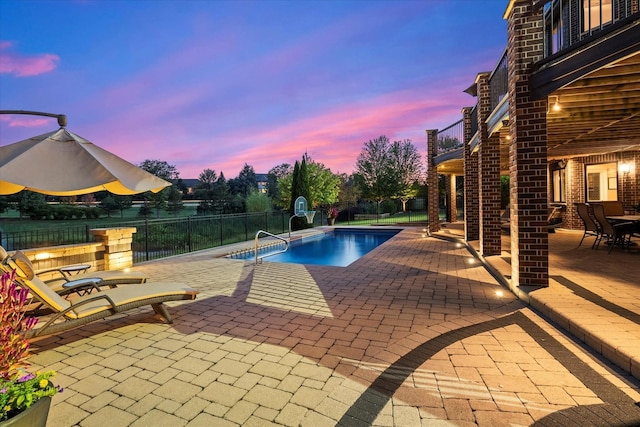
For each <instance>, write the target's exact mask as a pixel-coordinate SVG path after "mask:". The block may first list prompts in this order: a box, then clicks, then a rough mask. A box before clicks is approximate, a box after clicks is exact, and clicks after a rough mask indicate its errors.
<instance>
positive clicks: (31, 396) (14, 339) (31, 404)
mask: <svg viewBox="0 0 640 427" xmlns="http://www.w3.org/2000/svg"><path fill="white" fill-rule="evenodd" d="M14 277H15V271H14V272H12V273H3V274H2V278H1V281H0V345H1V346H2V353H0V427H8V426H21V425H23V426H24V425H27V426H42V427H44V426H45V425H46V423H47V416H48V413H49V405H50V404H51V396H53V395H54V394H56V393H57V392H59V391H62V389H61V388H60V387H57V386H54V385H53V383H51V381H50V379H51V377H53V376H54V375H55V372H53V371H47V372H36V373H32V372H28V371H27V370H26V368H27V367H28V366H29V364H28V363H27V361H26V357H27V356H28V355H29V341H28V340H27V339H26V338H25V335H24V334H25V333H26V332H28V331H29V330H31V329H32V328H33V327H34V326H35V325H36V323H37V322H38V319H37V318H35V317H27V316H25V313H24V310H23V308H24V306H25V304H26V303H27V302H28V291H27V289H24V288H19V287H18V286H17V285H16V283H15V282H14V280H13V279H14Z"/></svg>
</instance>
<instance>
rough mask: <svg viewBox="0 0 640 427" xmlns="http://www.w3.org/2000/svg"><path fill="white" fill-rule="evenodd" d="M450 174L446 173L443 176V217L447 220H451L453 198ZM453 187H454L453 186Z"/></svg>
mask: <svg viewBox="0 0 640 427" xmlns="http://www.w3.org/2000/svg"><path fill="white" fill-rule="evenodd" d="M451 177H452V175H451V174H446V175H445V176H444V204H445V217H446V221H447V222H453V219H452V218H453V212H452V210H453V209H454V208H453V203H454V202H453V201H452V200H455V198H454V197H453V193H452V189H451ZM454 188H455V187H454Z"/></svg>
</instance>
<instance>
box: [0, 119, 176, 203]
mask: <svg viewBox="0 0 640 427" xmlns="http://www.w3.org/2000/svg"><path fill="white" fill-rule="evenodd" d="M169 185H171V183H169V182H167V181H164V180H162V179H160V178H158V177H157V176H155V175H152V174H150V173H148V172H147V171H145V170H143V169H141V168H139V167H137V166H134V165H133V164H131V163H129V162H127V161H126V160H123V159H121V158H120V157H118V156H116V155H114V154H112V153H110V152H108V151H106V150H103V149H102V148H100V147H98V146H96V145H94V144H93V143H92V142H90V141H87V140H86V139H84V138H82V137H81V136H78V135H76V134H74V133H71V132H69V131H68V130H66V129H65V128H64V127H61V128H60V129H58V130H57V131H54V132H50V133H46V134H43V135H39V136H36V137H33V138H29V139H25V140H23V141H20V142H16V143H13V144H9V145H6V146H3V147H0V195H7V194H14V193H17V192H19V191H21V190H29V191H35V192H37V193H43V194H50V195H53V196H75V195H80V194H87V193H92V192H95V191H101V190H107V191H109V192H111V193H114V194H121V195H128V194H137V193H143V192H145V191H153V192H158V191H160V190H162V189H163V188H164V187H167V186H169Z"/></svg>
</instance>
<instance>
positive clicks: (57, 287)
mask: <svg viewBox="0 0 640 427" xmlns="http://www.w3.org/2000/svg"><path fill="white" fill-rule="evenodd" d="M7 259H10V255H9V254H8V253H7V251H6V250H5V249H4V248H3V247H2V246H0V262H4V261H5V260H7ZM31 268H33V266H31ZM35 274H36V275H39V276H40V275H43V276H44V275H51V274H54V275H59V276H58V277H53V278H49V279H46V280H43V281H44V282H45V283H46V284H47V285H49V287H50V288H52V289H53V290H54V291H56V292H61V291H62V290H63V289H64V288H67V287H68V286H67V285H68V283H69V282H76V281H78V280H85V279H101V281H100V286H108V287H110V288H114V287H116V286H117V285H125V284H127V285H128V284H137V283H144V282H146V281H147V279H148V276H147V275H146V274H144V273H142V272H139V271H119V270H102V271H89V272H86V273H80V274H76V275H74V276H67V275H66V274H64V273H63V270H62V269H61V268H59V267H58V268H51V269H47V270H41V271H37V272H36V273H35ZM63 285H65V286H63Z"/></svg>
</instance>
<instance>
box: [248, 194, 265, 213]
mask: <svg viewBox="0 0 640 427" xmlns="http://www.w3.org/2000/svg"><path fill="white" fill-rule="evenodd" d="M245 204H246V208H247V212H269V211H270V210H271V199H269V196H267V195H266V194H264V193H261V192H259V191H252V192H251V194H249V195H248V196H247V198H246V199H245Z"/></svg>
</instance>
